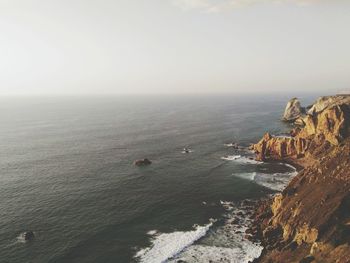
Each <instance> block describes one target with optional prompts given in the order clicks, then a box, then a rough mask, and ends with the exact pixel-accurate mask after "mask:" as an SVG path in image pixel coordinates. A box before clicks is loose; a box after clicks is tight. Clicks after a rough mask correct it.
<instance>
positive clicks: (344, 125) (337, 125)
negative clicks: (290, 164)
mask: <svg viewBox="0 0 350 263" xmlns="http://www.w3.org/2000/svg"><path fill="white" fill-rule="evenodd" d="M298 122H301V123H302V126H303V127H297V128H295V129H293V130H292V131H291V136H290V137H274V136H272V135H270V134H268V133H267V134H265V135H264V137H263V138H262V139H261V140H260V141H259V142H258V143H257V144H255V145H254V146H253V150H254V151H255V152H256V154H257V159H259V160H268V159H285V158H288V157H290V158H301V157H305V155H306V154H308V153H312V149H315V148H319V146H320V145H325V144H331V145H338V144H339V143H340V142H341V141H342V140H344V138H346V137H347V136H348V135H349V133H350V132H349V129H350V96H345V95H343V96H333V97H322V98H320V99H318V100H317V102H316V103H315V104H313V105H312V107H311V109H310V110H309V112H308V114H307V115H306V116H305V117H304V118H302V119H299V121H298ZM309 149H310V150H311V151H309Z"/></svg>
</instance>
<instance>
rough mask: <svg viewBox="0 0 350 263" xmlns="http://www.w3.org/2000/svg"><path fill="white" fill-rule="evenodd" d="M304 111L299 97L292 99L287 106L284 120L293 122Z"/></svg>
mask: <svg viewBox="0 0 350 263" xmlns="http://www.w3.org/2000/svg"><path fill="white" fill-rule="evenodd" d="M303 112H304V109H303V108H302V107H301V105H300V101H299V100H298V99H297V98H293V99H291V100H290V101H289V102H288V103H287V106H286V109H285V110H284V114H283V120H284V121H288V122H293V121H295V120H296V119H297V118H299V117H300V116H301V115H302V114H303Z"/></svg>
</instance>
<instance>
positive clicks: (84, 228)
mask: <svg viewBox="0 0 350 263" xmlns="http://www.w3.org/2000/svg"><path fill="white" fill-rule="evenodd" d="M288 99H289V97H286V96H268V95H261V96H257V95H256V96H254V95H249V96H248V95H246V96H243V95H241V96H234V95H226V96H223V95H221V96H219V95H210V96H209V95H201V96H199V95H193V96H170V95H169V96H166V95H162V96H109V97H108V96H95V97H89V96H81V97H78V96H75V97H74V96H72V97H3V98H1V99H0V123H1V129H0V213H1V214H0V218H1V220H0V259H1V260H0V261H1V262H10V263H23V262H35V263H44V262H45V263H46V262H79V263H80V262H94V263H95V262H101V263H102V262H103V263H106V262H114V263H115V262H149V263H150V262H166V261H167V260H168V261H170V262H181V260H184V261H186V262H208V261H209V260H213V262H215V260H219V259H220V258H221V259H222V261H223V262H247V260H248V259H250V258H252V257H254V256H256V255H258V254H259V253H260V251H261V248H260V247H259V244H253V243H252V242H250V241H247V240H244V238H243V237H242V235H243V234H242V233H240V232H244V227H245V226H246V225H247V224H248V223H249V222H246V221H247V220H248V217H247V216H245V215H244V214H243V216H242V215H241V219H240V220H241V223H240V224H238V225H237V226H234V225H232V224H231V225H229V224H227V222H228V221H230V220H231V221H232V220H233V216H234V215H237V213H238V212H237V211H241V210H242V209H243V210H244V208H242V205H241V202H242V201H243V200H247V199H249V200H257V199H259V198H261V197H264V196H267V195H269V194H273V193H275V192H276V190H281V189H282V188H283V186H284V185H285V184H286V182H288V180H289V179H290V178H291V176H292V175H293V174H294V173H295V170H294V169H293V167H289V166H287V165H284V164H278V163H274V164H268V163H258V162H255V161H253V160H251V159H250V157H251V156H252V153H251V152H249V151H248V150H247V147H248V146H249V144H250V143H253V142H256V141H258V140H259V139H260V138H261V137H262V135H263V134H264V133H265V132H266V131H270V132H271V133H273V134H276V135H279V134H284V133H285V132H287V131H288V130H289V129H290V126H289V125H288V124H285V123H282V122H281V121H280V117H281V115H282V113H283V110H284V107H285V105H286V102H287V100H288ZM302 99H305V100H307V101H312V99H309V98H302ZM232 142H235V143H238V145H239V146H240V147H239V149H235V147H230V146H229V145H230V143H232ZM184 147H188V148H189V149H190V150H191V152H190V153H183V149H184ZM140 158H149V159H150V160H151V161H152V164H151V165H149V166H145V167H135V166H134V165H133V161H134V160H136V159H140ZM238 214H242V213H238ZM235 227H236V230H235V229H234V228H235ZM237 229H240V230H242V231H238V230H237ZM28 230H31V231H33V232H34V234H35V239H34V240H32V241H30V242H23V240H21V239H20V238H19V237H20V235H21V233H23V232H24V231H28ZM236 232H237V233H236Z"/></svg>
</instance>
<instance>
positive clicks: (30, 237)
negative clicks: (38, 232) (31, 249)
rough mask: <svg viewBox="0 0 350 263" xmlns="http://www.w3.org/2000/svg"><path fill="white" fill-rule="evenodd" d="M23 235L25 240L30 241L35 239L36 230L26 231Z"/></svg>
mask: <svg viewBox="0 0 350 263" xmlns="http://www.w3.org/2000/svg"><path fill="white" fill-rule="evenodd" d="M22 237H23V239H24V240H25V241H30V240H33V239H34V232H33V231H26V232H24V233H23V234H22Z"/></svg>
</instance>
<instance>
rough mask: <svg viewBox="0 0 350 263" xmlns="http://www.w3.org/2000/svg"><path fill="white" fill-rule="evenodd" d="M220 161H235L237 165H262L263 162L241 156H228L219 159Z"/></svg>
mask: <svg viewBox="0 0 350 263" xmlns="http://www.w3.org/2000/svg"><path fill="white" fill-rule="evenodd" d="M221 159H222V160H226V161H235V162H237V163H243V164H262V163H263V162H260V161H256V160H254V159H253V158H249V157H247V156H241V155H228V156H224V157H221Z"/></svg>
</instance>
